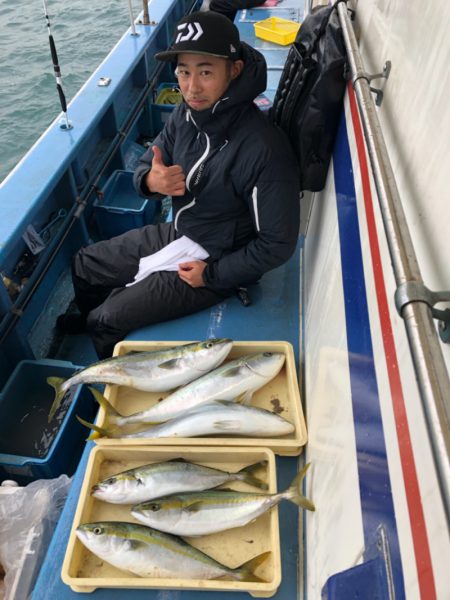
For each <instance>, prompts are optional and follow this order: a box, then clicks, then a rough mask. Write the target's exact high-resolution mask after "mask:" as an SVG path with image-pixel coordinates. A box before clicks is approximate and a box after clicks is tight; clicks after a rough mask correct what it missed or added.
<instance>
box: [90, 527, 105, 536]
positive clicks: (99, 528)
mask: <svg viewBox="0 0 450 600" xmlns="http://www.w3.org/2000/svg"><path fill="white" fill-rule="evenodd" d="M92 531H93V533H95V535H100V534H101V533H102V532H103V530H102V528H101V527H94V529H93V530H92Z"/></svg>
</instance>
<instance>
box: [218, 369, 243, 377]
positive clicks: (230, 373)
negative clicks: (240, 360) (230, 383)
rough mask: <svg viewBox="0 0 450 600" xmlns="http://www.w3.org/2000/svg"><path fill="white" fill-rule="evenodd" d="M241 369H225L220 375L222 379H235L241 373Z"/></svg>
mask: <svg viewBox="0 0 450 600" xmlns="http://www.w3.org/2000/svg"><path fill="white" fill-rule="evenodd" d="M241 369H242V367H241V366H239V367H231V369H227V370H226V371H225V372H224V373H222V377H236V375H239V373H240V372H241Z"/></svg>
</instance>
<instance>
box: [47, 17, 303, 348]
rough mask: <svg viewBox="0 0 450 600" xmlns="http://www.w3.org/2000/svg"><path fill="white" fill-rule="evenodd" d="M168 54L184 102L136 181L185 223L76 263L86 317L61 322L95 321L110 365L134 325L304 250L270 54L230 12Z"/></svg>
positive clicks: (94, 250) (205, 22)
mask: <svg viewBox="0 0 450 600" xmlns="http://www.w3.org/2000/svg"><path fill="white" fill-rule="evenodd" d="M156 58H157V59H159V60H163V61H171V60H176V61H177V67H176V75H177V78H178V84H179V87H180V89H181V92H182V94H183V98H184V102H183V103H181V104H180V105H179V106H178V107H176V108H175V109H174V111H173V113H172V115H171V118H170V119H169V121H168V123H167V124H166V126H165V127H164V129H163V131H162V132H161V133H160V134H159V135H158V136H157V138H156V139H155V140H154V144H153V146H152V148H151V149H150V150H148V151H147V152H146V153H145V154H144V155H143V157H142V159H141V161H140V163H139V165H138V167H137V169H136V172H135V175H134V182H135V186H136V189H137V191H138V193H139V194H140V195H142V196H144V197H149V198H153V199H160V198H163V197H164V196H167V195H168V196H172V207H173V214H174V221H173V223H164V224H161V225H156V226H154V225H149V226H146V227H143V228H141V229H135V230H132V231H129V232H127V233H125V234H123V235H121V236H118V237H116V238H112V239H111V240H107V241H103V242H99V243H97V244H93V245H91V246H87V247H86V248H82V249H81V250H80V251H79V252H78V254H77V255H76V256H75V259H74V264H73V282H74V287H75V299H76V302H77V304H78V307H79V309H80V312H81V315H80V316H77V315H75V316H74V315H64V316H63V317H62V318H60V322H59V325H60V327H61V328H63V329H65V330H66V332H67V331H69V330H71V331H72V332H78V331H80V328H82V327H83V326H85V327H86V329H87V331H88V332H89V333H90V334H91V336H92V338H93V340H94V344H95V347H96V350H97V352H98V354H99V356H100V357H101V358H103V357H106V356H109V355H110V354H111V353H112V350H113V347H114V344H115V343H116V342H118V341H120V340H121V339H123V338H124V336H125V335H126V334H127V333H128V332H129V331H132V330H133V329H137V328H139V327H143V326H145V325H150V324H152V323H157V322H161V321H165V320H168V319H173V318H176V317H180V316H183V315H187V314H190V313H193V312H195V311H198V310H201V309H204V308H207V307H209V306H212V305H214V304H216V303H218V302H220V301H222V300H223V299H224V298H226V297H228V296H230V295H232V294H234V293H235V291H236V288H237V287H238V286H241V285H245V284H247V283H250V282H255V281H257V280H258V279H259V278H260V277H261V276H262V275H263V274H264V273H265V272H266V271H269V270H270V269H273V268H275V267H277V266H279V265H281V264H282V263H284V262H285V261H286V260H288V258H289V257H290V256H291V254H292V253H293V251H294V249H295V246H296V243H297V236H298V228H299V181H298V172H297V166H296V161H295V159H294V156H293V154H292V150H291V148H290V146H289V142H288V141H287V138H286V137H285V136H284V134H283V133H282V132H281V131H280V130H278V129H276V128H275V127H274V126H273V125H271V124H270V123H269V121H268V120H267V118H266V117H265V116H264V115H263V114H262V113H261V112H260V111H259V110H258V108H257V107H256V106H255V105H254V103H253V100H254V98H255V97H256V96H258V94H260V93H261V92H263V91H264V90H265V88H266V64H265V61H264V58H263V56H262V55H261V54H260V53H259V52H257V51H256V50H254V49H253V48H251V47H250V46H248V45H246V44H245V43H243V42H242V43H241V42H240V40H239V33H238V30H237V28H236V27H235V25H234V24H233V23H231V22H230V21H229V20H228V19H227V18H226V17H224V16H223V15H220V14H217V13H214V12H196V13H192V14H191V15H189V16H187V17H185V18H183V19H182V20H181V21H180V23H179V24H178V27H177V35H176V39H175V42H174V44H173V45H172V47H171V48H170V49H169V50H168V51H165V52H160V53H158V54H157V55H156ZM170 269H174V270H170Z"/></svg>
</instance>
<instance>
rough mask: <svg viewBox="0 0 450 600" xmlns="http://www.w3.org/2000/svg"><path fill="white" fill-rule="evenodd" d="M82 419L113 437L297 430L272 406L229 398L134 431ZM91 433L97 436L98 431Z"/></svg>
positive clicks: (261, 434) (263, 434) (273, 434)
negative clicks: (266, 408)
mask: <svg viewBox="0 0 450 600" xmlns="http://www.w3.org/2000/svg"><path fill="white" fill-rule="evenodd" d="M79 420H80V422H81V423H83V425H86V426H87V427H90V428H91V429H93V430H94V431H95V432H97V434H99V435H102V436H104V437H111V438H131V439H135V438H149V439H156V438H165V437H196V436H202V435H203V436H204V435H228V436H233V435H238V436H247V437H264V438H268V437H280V436H283V435H288V434H289V433H292V432H293V431H295V427H294V425H293V424H292V423H290V422H289V421H287V420H286V419H283V417H280V416H279V415H276V414H274V413H272V412H270V411H269V410H265V409H263V408H257V407H255V406H242V405H241V404H236V403H234V402H230V401H228V400H214V402H208V403H207V404H200V405H199V406H196V407H194V408H192V409H191V410H188V411H186V413H185V414H183V415H181V416H179V417H176V418H175V419H171V420H170V421H167V422H166V423H161V424H160V425H153V426H151V427H145V428H144V429H139V430H137V431H134V432H132V433H127V432H125V431H124V430H123V428H120V427H117V426H113V427H112V428H111V429H109V430H106V429H104V428H100V427H97V426H96V425H92V424H91V423H88V422H87V421H84V420H83V419H79ZM92 437H97V435H94V436H92ZM161 495H162V494H160V496H161Z"/></svg>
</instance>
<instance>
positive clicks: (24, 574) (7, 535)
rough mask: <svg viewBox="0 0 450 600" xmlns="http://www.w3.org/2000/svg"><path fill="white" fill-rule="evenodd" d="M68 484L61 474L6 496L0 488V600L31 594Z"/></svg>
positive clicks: (20, 488) (10, 490)
mask: <svg viewBox="0 0 450 600" xmlns="http://www.w3.org/2000/svg"><path fill="white" fill-rule="evenodd" d="M70 483H71V479H70V478H69V477H67V475H60V476H59V477H58V478H57V479H39V480H38V481H33V482H32V483H30V484H28V485H27V486H26V487H18V488H9V489H8V490H7V493H2V491H5V490H6V488H1V487H0V564H1V565H2V566H3V569H4V571H5V578H4V590H1V588H0V600H3V599H4V600H25V599H27V598H28V597H29V596H30V595H31V592H32V591H33V587H34V583H35V581H36V577H37V575H38V573H39V570H40V568H41V565H42V562H43V560H44V558H45V554H46V551H47V548H48V546H49V543H50V540H51V538H52V535H53V531H54V529H55V526H56V523H57V522H58V519H59V516H60V514H61V510H62V508H63V506H64V503H65V501H66V497H67V494H68V491H69V488H70ZM2 592H3V594H4V595H2Z"/></svg>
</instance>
